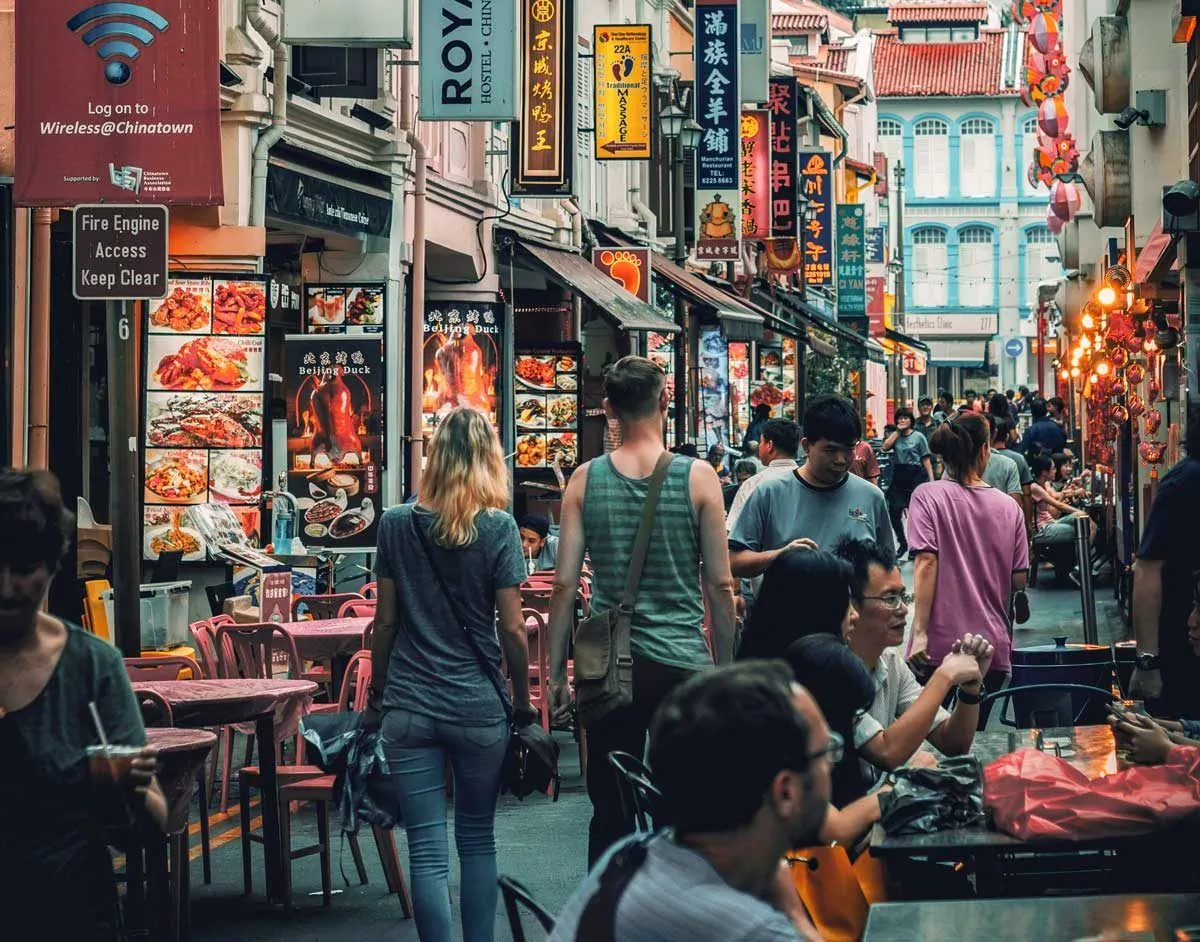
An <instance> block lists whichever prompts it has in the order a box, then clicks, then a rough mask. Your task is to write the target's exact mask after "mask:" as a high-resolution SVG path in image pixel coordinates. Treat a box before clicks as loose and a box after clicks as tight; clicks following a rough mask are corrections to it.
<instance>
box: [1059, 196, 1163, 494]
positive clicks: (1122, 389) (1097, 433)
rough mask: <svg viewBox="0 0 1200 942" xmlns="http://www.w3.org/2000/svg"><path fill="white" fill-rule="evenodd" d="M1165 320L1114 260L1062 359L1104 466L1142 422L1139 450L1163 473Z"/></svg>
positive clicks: (1064, 372)
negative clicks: (1082, 399) (1138, 297)
mask: <svg viewBox="0 0 1200 942" xmlns="http://www.w3.org/2000/svg"><path fill="white" fill-rule="evenodd" d="M1057 185H1058V184H1056V186H1057ZM1064 198H1065V197H1064ZM1052 215H1053V213H1052ZM1164 320H1165V319H1164V318H1161V317H1151V316H1150V310H1149V308H1148V306H1146V305H1145V304H1144V302H1138V303H1136V304H1135V303H1134V302H1133V276H1132V275H1131V274H1130V272H1129V269H1128V268H1126V267H1124V266H1123V265H1115V266H1113V267H1112V268H1109V269H1108V271H1106V272H1105V273H1104V280H1103V282H1102V283H1101V285H1100V288H1099V289H1098V290H1097V291H1096V293H1095V296H1094V297H1093V298H1092V300H1090V301H1088V302H1087V303H1086V304H1084V306H1083V308H1082V310H1081V311H1080V316H1079V326H1080V333H1079V336H1078V338H1077V339H1076V341H1075V344H1074V347H1073V349H1071V351H1070V355H1069V359H1064V360H1062V361H1060V366H1061V372H1060V376H1061V377H1062V378H1063V379H1072V380H1074V381H1076V382H1077V383H1078V384H1079V385H1080V386H1081V387H1082V388H1083V390H1084V393H1085V395H1086V396H1087V401H1088V420H1087V429H1088V442H1089V449H1090V453H1091V455H1092V457H1093V458H1094V459H1095V461H1096V463H1097V464H1098V465H1100V466H1101V467H1102V468H1104V469H1105V470H1109V471H1111V470H1112V466H1113V463H1114V461H1115V458H1116V442H1117V439H1118V437H1119V435H1120V433H1121V430H1122V428H1123V427H1125V426H1127V425H1128V424H1129V423H1131V422H1135V423H1136V422H1140V423H1141V431H1142V441H1141V443H1140V444H1139V445H1138V455H1139V456H1140V457H1141V459H1142V460H1143V461H1145V462H1146V463H1147V464H1149V465H1151V466H1152V469H1151V476H1152V477H1157V476H1158V468H1157V466H1158V465H1159V464H1161V463H1162V461H1163V458H1164V456H1165V454H1166V443H1165V442H1161V441H1158V440H1156V439H1155V438H1154V436H1155V434H1156V433H1157V432H1158V430H1159V428H1160V426H1161V424H1162V413H1161V412H1159V411H1158V410H1157V409H1155V408H1154V404H1155V402H1156V401H1157V400H1158V399H1159V398H1160V397H1161V395H1162V386H1161V385H1160V384H1159V382H1158V372H1159V357H1160V347H1159V344H1158V339H1157V337H1158V334H1159V333H1160V332H1161V330H1160V327H1159V325H1160V324H1161V323H1163V322H1164ZM1168 326H1169V325H1168ZM1068 364H1069V365H1068ZM1147 380H1149V382H1148V385H1146V386H1145V387H1143V383H1146V381H1147ZM1143 388H1144V389H1145V393H1144V394H1143Z"/></svg>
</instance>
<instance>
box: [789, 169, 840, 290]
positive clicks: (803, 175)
mask: <svg viewBox="0 0 1200 942" xmlns="http://www.w3.org/2000/svg"><path fill="white" fill-rule="evenodd" d="M797 156H798V165H799V167H800V192H801V193H803V194H804V196H805V198H806V199H807V200H808V205H809V208H810V209H811V210H812V218H811V219H807V220H805V222H804V224H803V231H802V232H801V234H800V241H801V244H802V249H801V253H800V254H801V257H802V258H803V260H804V283H805V284H806V285H809V286H824V287H830V286H832V285H833V283H834V281H833V190H832V186H833V185H832V181H831V180H830V177H829V170H830V165H831V163H832V158H831V157H830V154H829V151H827V150H802V151H799V152H798V154H797Z"/></svg>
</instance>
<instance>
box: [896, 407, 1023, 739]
mask: <svg viewBox="0 0 1200 942" xmlns="http://www.w3.org/2000/svg"><path fill="white" fill-rule="evenodd" d="M933 450H934V452H935V453H936V454H938V455H940V456H941V458H942V461H943V462H944V463H945V465H946V472H947V474H946V477H945V478H943V479H942V480H940V481H935V482H934V483H933V484H931V485H929V486H928V487H922V488H920V490H918V491H917V493H916V494H915V495H914V496H913V502H912V506H911V508H910V509H909V519H908V527H909V535H910V538H911V541H912V550H913V553H914V555H915V556H916V564H915V566H914V568H913V583H914V585H913V588H914V593H913V594H914V596H915V600H914V614H913V626H912V635H911V637H910V639H909V647H908V657H909V659H910V662H911V663H912V666H913V670H914V672H915V673H916V674H917V675H918V676H922V675H927V674H928V673H929V672H930V671H931V670H932V669H933V668H935V667H936V666H937V665H938V664H940V663H941V662H942V658H944V657H945V656H946V655H947V654H948V653H950V651H951V648H952V646H953V645H954V643H955V641H957V640H958V639H959V638H960V637H961V635H962V631H963V627H964V626H969V627H970V629H971V631H973V632H974V633H976V634H979V635H982V636H983V637H985V638H986V639H987V640H988V641H989V642H990V643H991V644H992V645H993V646H994V648H995V655H994V657H993V660H992V662H991V670H987V668H988V665H986V664H981V665H980V669H981V670H982V671H983V672H984V687H985V689H986V690H993V691H994V690H996V689H998V687H999V686H1000V685H1001V684H1002V683H1003V681H1004V679H1005V677H1007V675H1008V672H1009V653H1010V652H1011V650H1012V635H1011V631H1012V626H1011V612H1012V605H1013V595H1014V593H1017V592H1023V590H1024V588H1025V580H1026V577H1027V575H1028V570H1029V543H1028V542H1027V539H1026V535H1025V517H1024V514H1023V513H1022V511H1021V508H1020V507H1019V506H1018V505H1017V503H1016V502H1015V501H1013V500H1012V499H1011V498H1009V497H1008V496H1007V495H1005V494H1001V493H1000V492H999V491H997V490H996V489H995V488H993V487H991V486H990V485H989V484H987V482H985V481H984V480H983V471H984V469H985V468H986V467H987V463H988V459H989V458H990V457H991V430H990V427H989V425H988V421H987V419H986V418H985V417H983V416H981V415H975V414H972V413H962V414H960V415H958V416H955V418H954V419H952V420H951V421H949V422H947V423H946V424H945V425H943V426H942V427H941V428H939V429H938V430H937V432H935V433H934V436H933ZM960 696H961V694H960ZM989 712H990V711H989V710H988V708H987V707H984V708H982V709H981V710H980V711H979V728H980V729H982V728H983V727H984V725H985V724H986V723H987V716H988V713H989Z"/></svg>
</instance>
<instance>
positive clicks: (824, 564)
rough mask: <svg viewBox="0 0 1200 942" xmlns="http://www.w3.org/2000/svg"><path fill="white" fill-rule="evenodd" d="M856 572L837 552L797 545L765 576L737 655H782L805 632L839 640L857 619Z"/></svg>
mask: <svg viewBox="0 0 1200 942" xmlns="http://www.w3.org/2000/svg"><path fill="white" fill-rule="evenodd" d="M853 575H854V574H853V572H852V571H851V569H850V566H849V565H848V564H847V563H845V562H843V561H842V560H840V559H838V558H837V557H836V556H834V555H833V554H832V553H824V552H820V551H816V550H805V549H794V550H789V551H788V552H786V553H784V554H783V555H782V556H780V557H779V558H777V559H776V560H775V562H773V563H772V564H771V566H770V568H768V569H767V571H766V573H765V574H764V576H763V585H762V589H761V591H760V592H759V593H758V598H757V601H756V602H755V603H754V613H753V614H752V615H751V616H750V624H749V625H747V626H746V630H745V631H744V632H743V634H742V640H741V644H740V645H739V646H738V650H737V656H738V659H739V660H746V659H747V658H770V657H780V656H782V655H783V652H784V651H785V650H787V647H788V645H790V644H791V643H792V642H793V641H795V640H796V639H797V638H802V637H804V636H805V635H811V634H821V633H823V634H830V635H834V636H835V637H838V638H840V637H842V636H843V634H844V633H845V632H849V631H851V630H853V627H854V623H855V622H856V621H857V620H858V613H857V612H856V611H855V610H854V606H853V605H852V604H851V593H850V588H851V580H852V578H853Z"/></svg>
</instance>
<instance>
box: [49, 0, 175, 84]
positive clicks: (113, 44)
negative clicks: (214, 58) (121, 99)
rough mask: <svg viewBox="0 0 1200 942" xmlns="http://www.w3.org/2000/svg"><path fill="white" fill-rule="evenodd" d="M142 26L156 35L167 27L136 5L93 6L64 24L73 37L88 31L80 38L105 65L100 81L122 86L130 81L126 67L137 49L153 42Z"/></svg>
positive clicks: (160, 20)
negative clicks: (82, 30)
mask: <svg viewBox="0 0 1200 942" xmlns="http://www.w3.org/2000/svg"><path fill="white" fill-rule="evenodd" d="M98 20H103V21H104V22H100V23H98V22H97V21H98ZM93 23H95V24H96V25H94V26H93V25H92V24H93ZM143 23H145V24H146V25H147V26H151V27H153V28H154V29H155V30H157V31H158V32H160V33H161V32H162V31H163V30H165V29H166V28H167V27H168V26H169V25H170V24H169V23H168V22H167V20H166V19H165V18H164V17H162V16H160V15H159V14H158V13H155V12H154V11H153V10H151V9H150V8H149V7H144V6H141V5H140V4H136V3H97V4H96V5H95V6H90V7H88V8H87V9H86V10H80V11H79V12H78V13H76V14H75V15H74V16H73V17H71V18H70V19H69V20H67V29H69V30H70V31H71V32H73V33H74V32H76V31H78V30H80V29H84V28H85V27H90V28H89V29H87V31H86V32H84V33H83V34H82V36H80V38H81V39H82V40H83V41H84V43H85V44H86V45H87V46H88V47H90V48H94V49H95V50H96V54H97V55H98V56H99V57H100V59H101V61H103V62H104V63H105V65H104V78H105V79H107V81H108V83H109V84H110V85H124V84H125V83H126V82H128V81H129V80H130V78H132V77H133V67H132V65H131V64H130V63H132V62H134V61H135V60H136V59H137V58H138V56H140V55H141V53H142V50H141V47H142V46H149V45H150V44H151V43H152V42H154V33H152V32H151V31H150V30H148V29H146V26H143V25H142V24H143ZM139 43H140V46H139V45H138V44H139ZM125 60H128V61H125Z"/></svg>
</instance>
